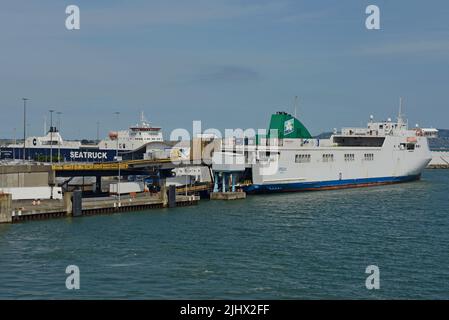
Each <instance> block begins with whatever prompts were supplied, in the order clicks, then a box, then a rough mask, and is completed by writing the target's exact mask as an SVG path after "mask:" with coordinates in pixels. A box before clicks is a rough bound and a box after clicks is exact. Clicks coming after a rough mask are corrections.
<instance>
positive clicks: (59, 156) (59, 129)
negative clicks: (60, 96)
mask: <svg viewBox="0 0 449 320" xmlns="http://www.w3.org/2000/svg"><path fill="white" fill-rule="evenodd" d="M56 114H57V115H58V132H59V134H61V126H62V124H61V114H62V112H61V111H58V112H56ZM60 161H61V139H60V138H59V137H58V162H60Z"/></svg>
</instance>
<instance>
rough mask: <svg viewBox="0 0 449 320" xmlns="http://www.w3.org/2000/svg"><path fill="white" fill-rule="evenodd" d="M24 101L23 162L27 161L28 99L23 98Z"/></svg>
mask: <svg viewBox="0 0 449 320" xmlns="http://www.w3.org/2000/svg"><path fill="white" fill-rule="evenodd" d="M22 100H23V155H22V156H23V162H25V160H26V155H25V150H26V139H27V100H29V99H28V98H22Z"/></svg>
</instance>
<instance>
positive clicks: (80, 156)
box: [0, 113, 163, 162]
mask: <svg viewBox="0 0 449 320" xmlns="http://www.w3.org/2000/svg"><path fill="white" fill-rule="evenodd" d="M161 141H163V135H162V130H161V128H159V127H154V126H152V125H151V124H150V123H149V122H148V121H147V120H146V119H145V116H144V114H143V113H142V114H141V119H140V122H139V123H137V124H136V125H135V126H132V127H130V128H129V129H128V130H122V131H111V132H109V135H108V137H107V138H106V139H104V140H101V141H100V142H99V143H88V142H86V141H65V140H63V138H62V136H61V134H60V133H59V130H58V128H56V127H51V128H50V130H49V131H48V133H47V135H45V136H43V137H36V136H35V137H28V138H27V139H26V140H25V150H24V145H23V143H19V144H10V145H7V146H4V147H0V159H23V158H24V154H23V153H24V152H25V159H26V160H31V161H41V162H49V161H50V160H52V161H53V162H108V161H114V160H115V159H116V156H117V153H118V155H119V156H122V157H125V158H126V157H127V156H128V157H127V158H132V155H133V153H134V152H136V151H138V150H139V149H143V148H144V147H145V146H146V144H148V143H150V142H161Z"/></svg>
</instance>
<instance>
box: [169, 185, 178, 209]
mask: <svg viewBox="0 0 449 320" xmlns="http://www.w3.org/2000/svg"><path fill="white" fill-rule="evenodd" d="M168 207H169V208H174V207H176V187H175V186H173V185H171V186H170V187H169V188H168Z"/></svg>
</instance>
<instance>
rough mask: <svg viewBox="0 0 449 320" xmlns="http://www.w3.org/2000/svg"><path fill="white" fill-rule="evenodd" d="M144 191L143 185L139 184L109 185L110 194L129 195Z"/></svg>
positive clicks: (142, 183) (122, 183) (121, 183)
mask: <svg viewBox="0 0 449 320" xmlns="http://www.w3.org/2000/svg"><path fill="white" fill-rule="evenodd" d="M144 191H145V183H144V182H143V181H141V182H120V184H118V183H111V184H110V185H109V193H110V194H119V193H120V194H130V193H140V192H144Z"/></svg>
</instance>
